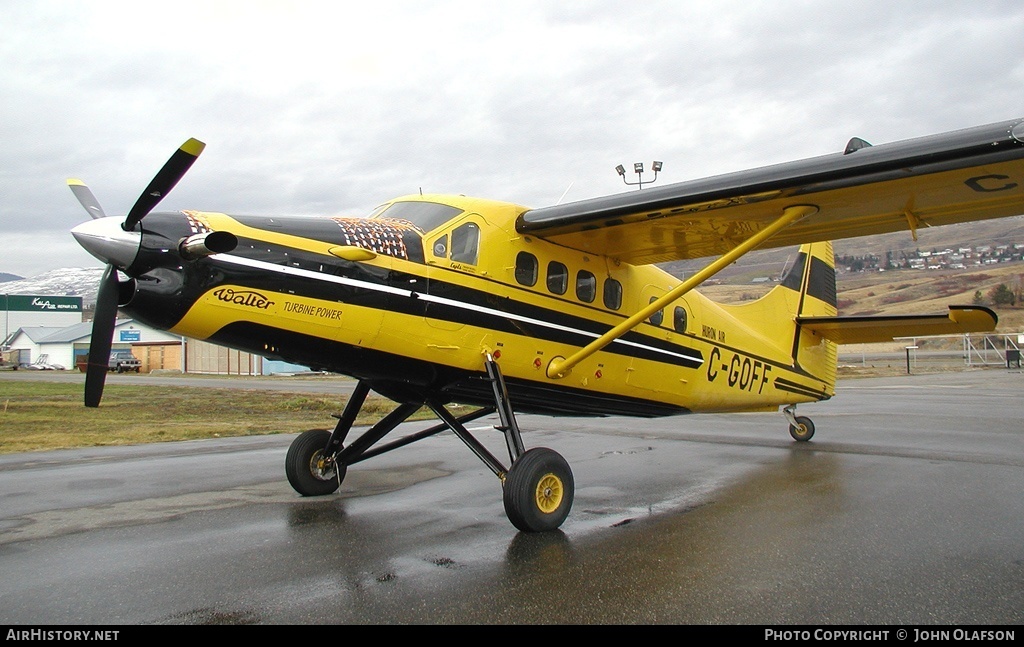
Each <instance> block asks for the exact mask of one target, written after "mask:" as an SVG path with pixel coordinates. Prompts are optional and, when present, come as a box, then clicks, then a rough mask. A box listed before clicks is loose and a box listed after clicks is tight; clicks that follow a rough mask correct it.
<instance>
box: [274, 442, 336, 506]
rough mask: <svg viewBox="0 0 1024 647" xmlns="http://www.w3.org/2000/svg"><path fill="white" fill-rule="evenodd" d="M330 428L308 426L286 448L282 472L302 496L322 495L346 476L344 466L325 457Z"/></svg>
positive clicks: (333, 489)
mask: <svg viewBox="0 0 1024 647" xmlns="http://www.w3.org/2000/svg"><path fill="white" fill-rule="evenodd" d="M330 439H331V432H329V431H326V430H324V429H310V430H309V431H304V432H302V433H301V434H299V435H298V437H297V438H296V439H295V440H293V441H292V444H291V447H289V448H288V455H287V456H286V457H285V459H284V473H285V474H286V475H287V476H288V482H289V483H291V484H292V487H293V488H295V491H296V492H298V493H299V494H301V495H302V496H321V495H324V494H330V493H331V492H334V491H335V490H337V489H338V486H339V485H341V481H342V480H344V478H345V466H344V465H341V466H339V465H337V464H335V463H334V462H333V461H328V460H327V457H326V456H325V455H324V449H326V448H327V441H329V440H330Z"/></svg>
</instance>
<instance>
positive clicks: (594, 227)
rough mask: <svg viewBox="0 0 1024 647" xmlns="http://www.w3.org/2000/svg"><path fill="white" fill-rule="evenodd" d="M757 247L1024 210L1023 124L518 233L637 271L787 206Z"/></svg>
mask: <svg viewBox="0 0 1024 647" xmlns="http://www.w3.org/2000/svg"><path fill="white" fill-rule="evenodd" d="M798 205H810V206H812V207H816V209H817V210H816V212H815V213H813V214H811V215H808V216H806V217H804V218H802V219H800V220H798V221H797V222H794V223H792V224H790V225H788V226H786V227H785V228H783V229H782V230H781V231H779V232H778V233H776V234H774V235H773V236H771V237H770V238H769V239H768V240H767V241H765V242H763V243H761V244H760V247H761V248H767V247H785V246H790V245H797V244H802V243H806V242H816V241H824V240H835V239H840V238H852V237H857V236H867V235H873V234H881V233H887V232H892V231H898V230H909V231H910V232H911V233H912V235H914V237H915V238H916V232H917V230H918V229H921V228H924V227H933V226H938V225H948V224H953V223H958V222H967V221H971V220H984V219H989V218H1002V217H1008V216H1016V215H1020V214H1024V119H1015V120H1012V121H1005V122H1001V123H995V124H989V125H986V126H978V127H975V128H969V129H965V130H959V131H953V132H949V133H944V134H940V135H932V136H929V137H922V138H918V139H910V140H905V141H901V142H894V143H890V144H883V145H878V146H871V145H870V144H867V143H866V142H864V141H863V140H860V139H857V138H854V139H852V140H850V143H849V144H848V145H847V147H846V150H845V151H844V152H843V153H835V154H832V155H825V156H821V157H815V158H810V159H806V160H801V161H796V162H788V163H785V164H778V165H775V166H768V167H764V168H760V169H754V170H749V171H742V172H738V173H731V174H727V175H720V176H717V177H711V178H707V179H702V180H693V181H688V182H681V183H677V184H671V185H666V186H662V187H657V188H649V189H644V190H642V191H632V192H628V193H620V194H616V195H612V196H607V197H602V198H594V199H591V200H584V201H580V202H574V203H567V204H563V205H557V206H552V207H544V208H540V209H532V210H528V211H526V212H524V213H523V214H521V215H520V216H519V218H518V220H517V222H516V229H517V231H519V232H520V233H522V234H529V235H532V236H536V237H538V238H543V239H545V240H549V241H552V242H555V243H558V244H561V245H565V246H567V247H572V248H575V249H579V250H583V251H586V252H591V253H594V254H604V255H608V256H611V257H613V258H617V259H619V260H622V261H626V262H629V263H637V264H646V263H659V262H665V261H672V260H681V259H691V258H703V257H707V256H715V255H719V254H724V253H726V252H727V251H729V250H731V249H734V248H735V247H736V246H737V245H738V244H739V243H740V242H742V241H744V240H746V239H748V238H750V237H751V236H752V235H754V234H756V233H757V232H759V231H761V230H763V229H765V228H766V227H768V226H769V225H770V224H771V223H772V222H773V221H775V220H776V219H777V218H779V216H780V215H781V214H782V213H783V211H784V210H785V209H786V208H787V207H792V206H798Z"/></svg>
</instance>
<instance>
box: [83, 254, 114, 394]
mask: <svg viewBox="0 0 1024 647" xmlns="http://www.w3.org/2000/svg"><path fill="white" fill-rule="evenodd" d="M118 285H119V283H118V280H117V268H116V267H114V266H113V265H107V269H106V270H105V271H104V272H103V278H101V279H100V289H99V293H97V295H96V314H95V316H94V317H93V320H92V336H91V337H90V339H89V365H88V366H87V367H86V372H85V406H87V407H98V406H100V398H102V397H103V384H104V382H106V380H107V363H108V362H109V361H110V345H111V343H113V337H114V325H115V324H116V323H117V297H118Z"/></svg>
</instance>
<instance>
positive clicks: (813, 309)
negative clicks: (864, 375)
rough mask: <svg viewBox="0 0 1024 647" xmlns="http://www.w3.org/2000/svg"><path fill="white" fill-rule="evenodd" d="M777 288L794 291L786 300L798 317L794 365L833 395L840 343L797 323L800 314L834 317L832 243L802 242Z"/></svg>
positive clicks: (795, 328) (794, 334)
mask: <svg viewBox="0 0 1024 647" xmlns="http://www.w3.org/2000/svg"><path fill="white" fill-rule="evenodd" d="M775 289H776V290H780V291H784V292H791V293H792V294H790V295H788V298H787V299H786V301H787V302H789V303H791V304H792V306H791V307H792V311H793V314H794V315H795V316H794V332H793V348H792V355H791V357H792V359H793V365H794V366H795V367H796V368H797V369H798V370H800V371H801V372H804V373H805V374H806V375H808V376H809V377H813V378H816V379H817V380H820V381H821V390H822V391H824V392H826V393H828V394H830V395H831V394H833V393H834V392H835V383H836V362H837V357H838V351H837V348H836V344H835V343H833V342H831V341H829V340H827V339H825V338H824V337H822V336H821V335H819V334H817V333H815V332H814V331H811V330H807V329H805V328H804V327H803V326H801V325H800V324H799V323H797V322H796V320H797V318H800V317H834V316H836V313H837V307H836V263H835V257H834V255H833V252H832V243H831V242H828V241H826V242H821V243H809V244H806V245H802V246H801V247H800V251H799V253H798V254H797V257H796V260H795V261H794V263H793V265H792V267H790V269H789V271H788V272H787V273H786V275H785V276H784V277H783V279H782V282H781V284H780V285H779V286H778V287H776V288H775Z"/></svg>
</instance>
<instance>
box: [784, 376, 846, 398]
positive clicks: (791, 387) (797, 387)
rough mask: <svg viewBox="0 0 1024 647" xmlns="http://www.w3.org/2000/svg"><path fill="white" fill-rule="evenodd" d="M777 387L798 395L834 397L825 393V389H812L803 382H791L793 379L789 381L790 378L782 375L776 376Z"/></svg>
mask: <svg viewBox="0 0 1024 647" xmlns="http://www.w3.org/2000/svg"><path fill="white" fill-rule="evenodd" d="M775 388H776V389H778V390H780V391H786V392H788V393H796V394H798V395H805V396H809V397H812V398H815V399H817V400H828V399H829V398H830V397H832V396H830V395H829V394H828V393H825V392H824V391H819V390H817V389H812V388H810V387H807V386H804V385H803V384H798V383H796V382H791V381H789V380H787V379H785V378H781V377H780V378H776V380H775Z"/></svg>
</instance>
